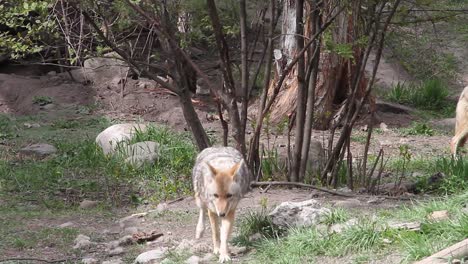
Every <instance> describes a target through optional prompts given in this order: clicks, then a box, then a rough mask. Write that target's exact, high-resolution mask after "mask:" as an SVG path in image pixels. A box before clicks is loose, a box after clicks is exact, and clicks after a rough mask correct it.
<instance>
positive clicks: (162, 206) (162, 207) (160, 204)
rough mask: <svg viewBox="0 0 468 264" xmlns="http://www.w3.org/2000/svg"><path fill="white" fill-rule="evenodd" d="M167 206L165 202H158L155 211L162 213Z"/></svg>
mask: <svg viewBox="0 0 468 264" xmlns="http://www.w3.org/2000/svg"><path fill="white" fill-rule="evenodd" d="M168 208H169V205H168V204H167V203H159V204H158V206H157V207H156V212H158V213H162V212H164V211H167V209H168Z"/></svg>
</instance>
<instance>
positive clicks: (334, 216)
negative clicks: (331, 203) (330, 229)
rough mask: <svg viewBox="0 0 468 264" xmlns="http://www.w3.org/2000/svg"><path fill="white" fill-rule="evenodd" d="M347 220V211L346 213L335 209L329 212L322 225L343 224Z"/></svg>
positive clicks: (340, 209) (343, 210)
mask: <svg viewBox="0 0 468 264" xmlns="http://www.w3.org/2000/svg"><path fill="white" fill-rule="evenodd" d="M349 218H350V215H349V213H348V211H346V210H345V209H343V208H335V209H333V210H332V211H331V213H330V214H328V215H327V216H326V217H325V220H324V221H323V223H324V224H327V225H334V224H339V223H344V222H346V221H348V220H349Z"/></svg>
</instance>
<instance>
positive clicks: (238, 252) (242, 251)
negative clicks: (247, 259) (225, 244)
mask: <svg viewBox="0 0 468 264" xmlns="http://www.w3.org/2000/svg"><path fill="white" fill-rule="evenodd" d="M230 249H231V253H232V254H233V255H243V254H245V253H246V252H247V247H237V246H232V247H231V248H230Z"/></svg>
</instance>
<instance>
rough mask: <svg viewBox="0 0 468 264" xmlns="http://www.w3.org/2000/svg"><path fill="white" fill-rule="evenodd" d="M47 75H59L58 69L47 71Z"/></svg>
mask: <svg viewBox="0 0 468 264" xmlns="http://www.w3.org/2000/svg"><path fill="white" fill-rule="evenodd" d="M47 75H49V76H55V75H57V72H56V71H50V72H48V73H47Z"/></svg>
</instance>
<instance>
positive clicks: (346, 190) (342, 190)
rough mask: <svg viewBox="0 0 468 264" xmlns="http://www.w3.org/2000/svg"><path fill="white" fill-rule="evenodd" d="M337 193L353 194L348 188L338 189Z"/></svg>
mask: <svg viewBox="0 0 468 264" xmlns="http://www.w3.org/2000/svg"><path fill="white" fill-rule="evenodd" d="M338 191H339V192H342V193H351V192H353V191H352V190H351V189H350V188H348V187H343V188H339V189H338Z"/></svg>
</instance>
